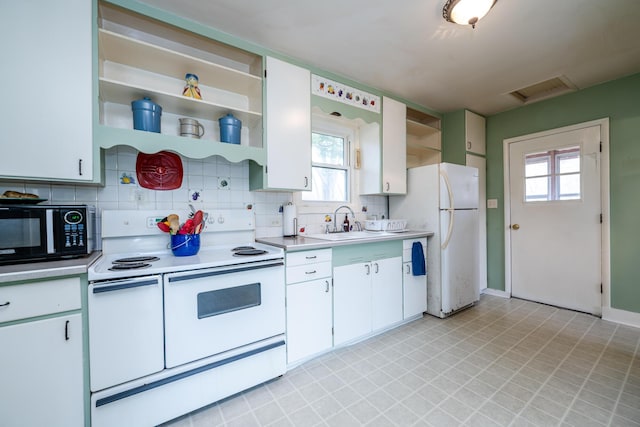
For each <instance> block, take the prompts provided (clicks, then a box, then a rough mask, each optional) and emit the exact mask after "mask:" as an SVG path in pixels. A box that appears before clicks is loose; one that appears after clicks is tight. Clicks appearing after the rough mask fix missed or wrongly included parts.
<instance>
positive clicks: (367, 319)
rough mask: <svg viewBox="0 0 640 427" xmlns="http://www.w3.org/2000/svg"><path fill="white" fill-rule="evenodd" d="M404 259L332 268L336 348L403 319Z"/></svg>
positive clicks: (394, 258)
mask: <svg viewBox="0 0 640 427" xmlns="http://www.w3.org/2000/svg"><path fill="white" fill-rule="evenodd" d="M401 269H402V257H393V258H386V259H380V260H376V261H371V262H366V263H357V264H349V265H343V266H339V267H335V268H334V269H333V280H334V282H333V283H334V297H333V298H334V303H333V311H334V313H333V318H334V337H333V340H334V345H339V344H342V343H345V342H348V341H352V340H354V339H357V338H359V337H361V336H364V335H367V334H369V333H371V332H372V331H376V330H379V329H383V328H385V327H387V326H390V325H391V324H393V323H395V322H398V321H401V320H402V275H401V274H402V273H401Z"/></svg>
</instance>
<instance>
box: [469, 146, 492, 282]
mask: <svg viewBox="0 0 640 427" xmlns="http://www.w3.org/2000/svg"><path fill="white" fill-rule="evenodd" d="M467 166H473V167H474V168H477V169H478V221H479V224H480V225H479V227H478V257H479V259H480V260H479V267H480V270H479V273H478V277H479V283H480V290H483V289H486V288H487V159H485V158H484V157H480V156H474V155H473V154H467Z"/></svg>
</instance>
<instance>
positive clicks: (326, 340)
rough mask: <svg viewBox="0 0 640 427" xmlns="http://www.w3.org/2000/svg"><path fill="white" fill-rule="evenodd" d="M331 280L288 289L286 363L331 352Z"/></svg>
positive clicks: (295, 285) (292, 286) (321, 280)
mask: <svg viewBox="0 0 640 427" xmlns="http://www.w3.org/2000/svg"><path fill="white" fill-rule="evenodd" d="M332 299H333V292H332V289H331V278H326V279H319V280H312V281H310V282H301V283H296V284H293V285H287V361H288V363H292V362H295V361H298V360H301V359H304V358H306V357H309V356H311V355H313V354H317V353H319V352H321V351H323V350H326V349H329V348H331V344H332V341H333V336H332V335H331V327H332V326H333V319H332V318H331V314H332V311H331V306H332Z"/></svg>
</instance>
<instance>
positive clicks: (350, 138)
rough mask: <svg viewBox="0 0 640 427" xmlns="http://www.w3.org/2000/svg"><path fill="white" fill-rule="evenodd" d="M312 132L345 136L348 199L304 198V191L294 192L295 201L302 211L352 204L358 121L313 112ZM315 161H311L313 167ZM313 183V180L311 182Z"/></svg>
mask: <svg viewBox="0 0 640 427" xmlns="http://www.w3.org/2000/svg"><path fill="white" fill-rule="evenodd" d="M311 132H313V133H324V134H327V135H333V136H339V137H344V138H345V145H346V147H345V162H346V165H345V168H344V170H346V171H347V184H346V186H347V188H346V191H347V197H346V198H347V200H346V201H326V200H324V201H322V200H304V199H303V198H302V193H303V191H298V192H295V193H294V194H293V202H294V203H295V204H297V205H299V207H301V208H302V209H301V211H302V213H304V212H307V213H317V212H333V211H334V210H335V209H336V208H337V207H338V206H340V205H345V204H346V205H352V204H353V199H354V194H355V185H356V182H355V181H356V176H357V175H356V173H355V170H354V166H353V159H354V156H353V153H354V150H355V145H356V143H355V141H356V138H357V136H358V123H357V121H354V120H349V119H345V118H343V117H334V116H331V115H329V114H327V113H324V112H316V111H314V112H313V113H312V120H311ZM313 166H314V163H313V162H312V163H311V167H312V168H313ZM324 167H329V168H336V166H335V165H325V166H324ZM340 169H341V168H340ZM311 185H313V180H312V182H311Z"/></svg>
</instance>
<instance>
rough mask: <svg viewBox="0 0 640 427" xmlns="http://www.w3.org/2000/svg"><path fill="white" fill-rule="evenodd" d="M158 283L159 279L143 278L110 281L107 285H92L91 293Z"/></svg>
mask: <svg viewBox="0 0 640 427" xmlns="http://www.w3.org/2000/svg"><path fill="white" fill-rule="evenodd" d="M159 284H160V280H159V279H145V280H139V281H122V282H118V283H111V284H108V285H94V286H93V293H94V294H101V293H103V292H113V291H122V290H124V289H131V288H139V287H141V286H153V285H159Z"/></svg>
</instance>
